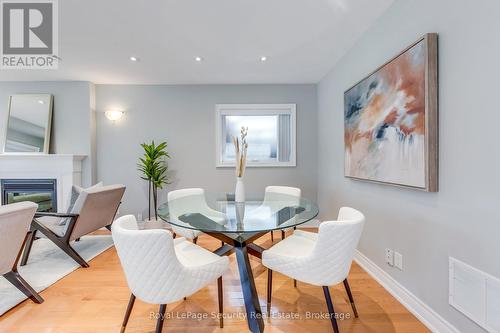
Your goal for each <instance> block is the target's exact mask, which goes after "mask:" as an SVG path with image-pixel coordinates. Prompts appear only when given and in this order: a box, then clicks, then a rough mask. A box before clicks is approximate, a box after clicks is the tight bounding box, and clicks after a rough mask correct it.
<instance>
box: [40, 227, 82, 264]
mask: <svg viewBox="0 0 500 333" xmlns="http://www.w3.org/2000/svg"><path fill="white" fill-rule="evenodd" d="M70 223H71V222H70ZM31 227H32V228H33V229H35V230H37V231H40V232H41V233H42V234H44V235H45V236H47V238H48V239H50V240H51V241H52V242H53V243H54V244H56V245H57V247H59V248H60V249H61V250H63V251H64V252H65V253H66V254H67V255H68V256H70V257H71V258H73V260H74V261H76V262H77V263H78V264H80V266H82V267H83V268H87V267H89V264H88V263H87V262H86V261H85V260H84V259H83V258H82V257H81V256H80V255H79V254H78V253H77V252H76V251H75V250H74V249H73V248H72V247H71V245H69V237H66V236H65V237H64V238H63V237H59V236H57V235H56V234H54V233H53V232H52V231H50V230H49V229H47V227H45V226H43V225H41V224H40V223H38V222H37V221H36V220H33V222H31ZM70 227H71V225H70ZM70 232H71V230H70V231H67V235H69V234H68V233H70Z"/></svg>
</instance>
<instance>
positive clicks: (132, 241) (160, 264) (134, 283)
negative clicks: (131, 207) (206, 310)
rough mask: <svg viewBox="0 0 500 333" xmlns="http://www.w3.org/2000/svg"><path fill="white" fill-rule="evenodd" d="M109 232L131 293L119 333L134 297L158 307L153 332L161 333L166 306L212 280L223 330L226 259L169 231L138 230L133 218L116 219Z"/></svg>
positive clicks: (123, 326) (125, 321)
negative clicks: (214, 283)
mask: <svg viewBox="0 0 500 333" xmlns="http://www.w3.org/2000/svg"><path fill="white" fill-rule="evenodd" d="M111 230H112V235H113V241H114V243H115V247H116V250H117V252H118V257H119V258H120V262H121V264H122V267H123V270H124V272H125V276H126V278H127V283H128V286H129V288H130V290H131V293H132V294H131V296H130V301H129V304H128V307H127V311H126V313H125V318H124V319H123V324H122V330H121V332H124V331H125V327H126V326H127V322H128V319H129V317H130V313H131V311H132V307H133V305H134V302H135V298H136V297H138V298H139V299H140V300H142V301H144V302H147V303H150V304H160V311H159V315H158V322H157V324H156V332H161V331H162V327H163V320H164V315H165V311H166V308H167V304H168V303H173V302H177V301H179V300H182V299H183V298H184V297H186V296H189V295H192V294H194V293H195V292H197V291H198V290H200V289H202V288H203V287H205V286H206V285H208V284H209V283H210V282H212V281H213V280H215V279H218V281H217V282H218V283H217V285H218V289H219V293H218V295H219V322H220V327H223V318H222V302H223V300H222V274H223V273H224V272H225V271H226V270H227V269H228V268H229V258H227V257H220V256H218V255H216V254H214V253H212V252H210V251H207V250H205V249H203V248H202V247H200V246H198V245H196V244H193V243H191V242H188V241H187V240H186V239H185V238H182V237H181V238H177V239H173V237H172V234H171V233H170V231H168V230H164V229H146V230H138V229H137V221H136V219H135V217H134V216H133V215H126V216H123V217H120V218H118V219H117V220H116V221H115V222H114V223H113V226H112V229H111Z"/></svg>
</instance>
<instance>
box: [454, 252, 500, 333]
mask: <svg viewBox="0 0 500 333" xmlns="http://www.w3.org/2000/svg"><path fill="white" fill-rule="evenodd" d="M449 269H450V276H449V279H450V286H449V287H450V291H449V303H450V305H451V306H453V307H454V308H456V309H457V310H458V311H460V312H462V313H463V314H464V315H466V316H467V317H469V318H470V319H472V320H473V321H475V322H476V323H477V324H479V325H480V326H481V327H483V328H485V329H486V330H487V331H488V332H492V333H500V279H498V278H495V277H494V276H491V275H489V274H487V273H485V272H482V271H480V270H478V269H477V268H474V267H472V266H470V265H467V264H465V263H463V262H461V261H460V260H457V259H455V258H452V257H450V267H449Z"/></svg>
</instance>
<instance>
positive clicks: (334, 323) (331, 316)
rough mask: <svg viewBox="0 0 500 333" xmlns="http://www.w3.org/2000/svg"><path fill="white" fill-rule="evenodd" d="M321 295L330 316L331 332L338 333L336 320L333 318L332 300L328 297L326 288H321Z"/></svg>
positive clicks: (328, 292) (328, 293) (328, 291)
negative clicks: (323, 297) (323, 295)
mask: <svg viewBox="0 0 500 333" xmlns="http://www.w3.org/2000/svg"><path fill="white" fill-rule="evenodd" d="M323 293H324V294H325V300H326V306H327V307H328V313H329V314H330V321H331V322H332V327H333V332H335V333H339V327H338V325H337V319H336V318H335V310H334V309H333V303H332V298H331V297H330V290H329V289H328V287H327V286H324V287H323Z"/></svg>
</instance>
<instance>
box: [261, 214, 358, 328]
mask: <svg viewBox="0 0 500 333" xmlns="http://www.w3.org/2000/svg"><path fill="white" fill-rule="evenodd" d="M364 221H365V217H364V216H363V214H362V213H361V212H359V211H357V210H355V209H353V208H348V207H343V208H341V209H340V212H339V215H338V219H337V221H325V222H323V223H321V224H320V226H319V231H318V233H312V232H306V231H299V230H296V231H295V232H294V233H293V235H292V236H289V237H287V238H286V239H284V240H282V241H281V242H279V243H277V244H276V245H274V246H273V247H271V248H270V249H269V250H266V251H264V252H262V264H263V265H264V266H266V267H267V268H268V285H267V312H268V314H269V313H270V309H271V293H272V271H277V272H280V273H282V274H284V275H287V276H289V277H291V278H293V279H296V280H299V281H302V282H305V283H309V284H312V285H315V286H321V287H323V292H324V294H325V299H326V303H327V307H328V311H329V313H330V319H331V322H332V327H333V330H334V332H335V333H337V332H338V326H337V321H336V319H335V311H334V308H333V303H332V301H331V298H330V291H329V289H328V286H331V285H336V284H338V283H340V282H343V283H344V286H345V289H346V292H347V295H348V297H349V301H350V302H351V306H352V310H353V312H354V316H355V317H358V313H357V311H356V306H355V304H354V299H353V297H352V293H351V290H350V287H349V283H348V281H347V276H348V274H349V269H350V268H351V263H352V259H353V257H354V251H355V249H356V247H357V245H358V241H359V238H360V237H361V232H362V231H363V225H364Z"/></svg>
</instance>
